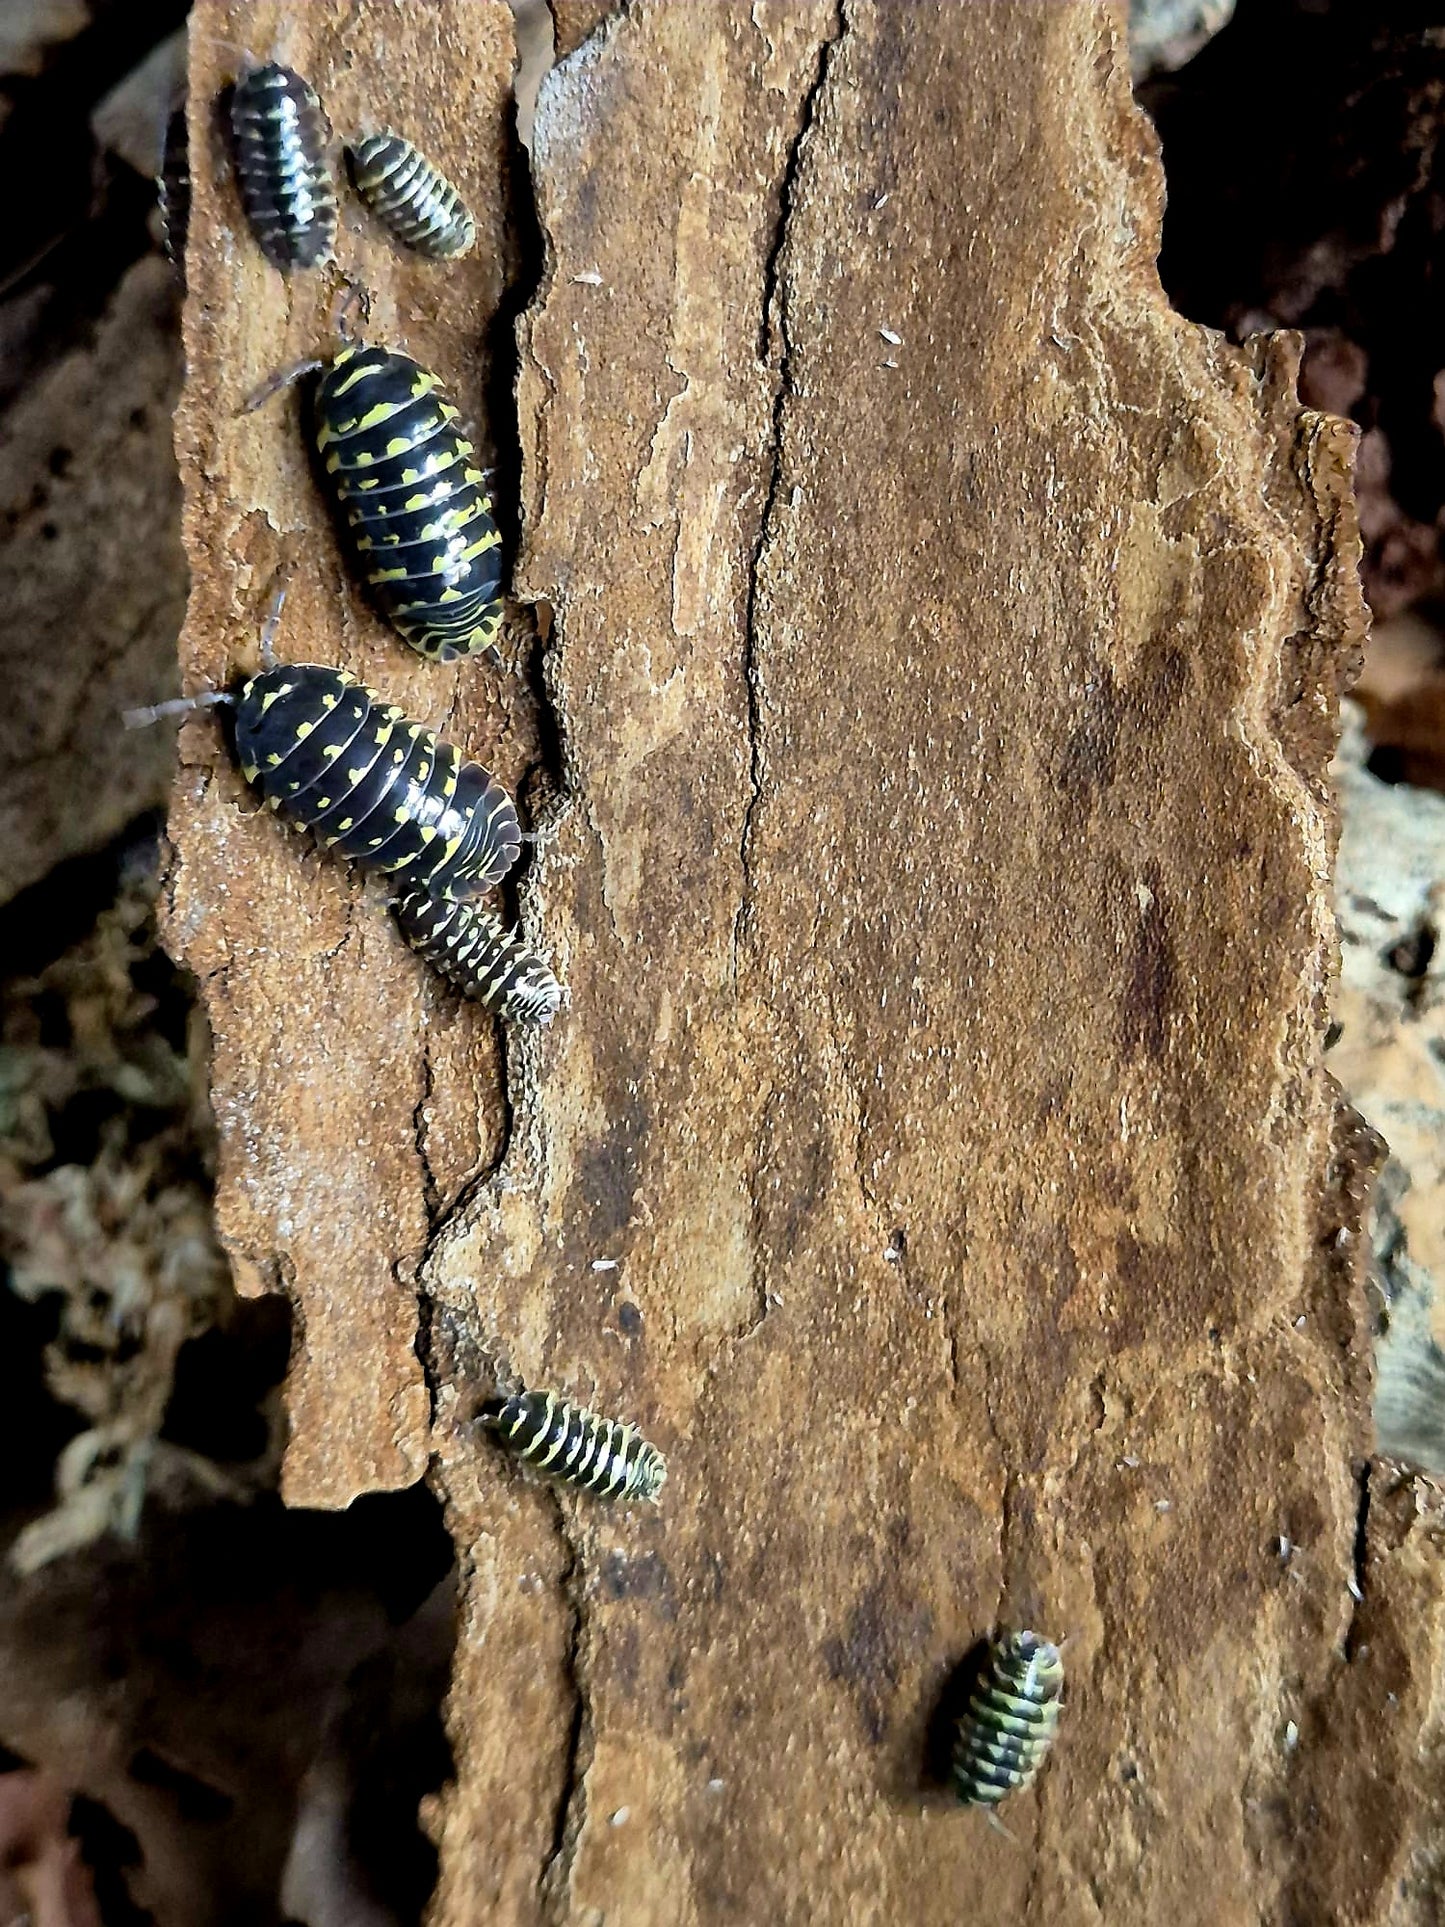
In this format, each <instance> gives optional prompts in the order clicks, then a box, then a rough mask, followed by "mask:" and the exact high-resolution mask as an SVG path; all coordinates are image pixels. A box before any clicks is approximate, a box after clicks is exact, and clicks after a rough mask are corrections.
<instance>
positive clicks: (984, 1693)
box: [952, 1632, 1064, 1807]
mask: <svg viewBox="0 0 1445 1927" xmlns="http://www.w3.org/2000/svg"><path fill="white" fill-rule="evenodd" d="M1063 1690H1064V1662H1063V1657H1062V1655H1061V1654H1060V1652H1059V1649H1058V1647H1057V1646H1055V1645H1053V1644H1052V1643H1051V1642H1050V1641H1049V1640H1047V1639H1044V1638H1042V1637H1041V1636H1040V1635H1039V1634H1038V1633H1028V1632H1022V1633H1013V1632H1011V1633H1004V1634H1002V1635H1001V1636H1000V1637H999V1638H998V1639H996V1640H994V1641H993V1642H992V1643H991V1644H990V1646H989V1649H988V1653H987V1656H986V1658H985V1659H984V1662H983V1666H982V1668H981V1669H980V1671H979V1675H978V1678H977V1680H976V1681H975V1682H974V1686H973V1690H972V1692H971V1693H970V1695H969V1699H968V1704H967V1706H966V1708H965V1709H964V1712H963V1715H962V1717H961V1718H960V1720H959V1722H958V1729H957V1733H956V1735H955V1739H954V1749H953V1769H952V1778H953V1786H954V1790H955V1792H956V1793H957V1794H958V1797H959V1799H960V1800H963V1801H965V1802H966V1803H967V1804H968V1805H970V1806H986V1807H993V1806H997V1805H998V1803H999V1801H1000V1800H1003V1799H1005V1798H1006V1797H1007V1796H1008V1795H1009V1794H1010V1793H1017V1792H1018V1791H1019V1790H1020V1789H1021V1788H1023V1787H1026V1786H1028V1785H1029V1783H1030V1782H1031V1781H1032V1780H1033V1777H1034V1775H1035V1774H1036V1773H1037V1772H1038V1770H1039V1768H1040V1767H1041V1766H1042V1765H1043V1762H1044V1756H1045V1755H1046V1754H1047V1752H1048V1750H1049V1748H1050V1747H1051V1746H1052V1745H1053V1740H1054V1733H1055V1731H1056V1730H1057V1728H1058V1724H1059V1710H1060V1695H1061V1694H1062V1692H1063Z"/></svg>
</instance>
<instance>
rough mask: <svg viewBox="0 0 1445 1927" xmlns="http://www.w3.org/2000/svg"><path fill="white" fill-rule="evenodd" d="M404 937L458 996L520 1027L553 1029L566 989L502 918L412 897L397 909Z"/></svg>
mask: <svg viewBox="0 0 1445 1927" xmlns="http://www.w3.org/2000/svg"><path fill="white" fill-rule="evenodd" d="M393 908H394V910H395V913H396V920H397V923H398V924H399V925H400V926H401V932H402V935H403V936H404V937H405V938H406V940H407V942H408V943H409V944H410V945H411V947H412V949H413V950H415V951H416V952H417V953H418V954H419V955H421V956H423V957H425V958H426V959H427V961H428V963H430V964H433V965H434V966H435V967H436V968H437V969H438V970H439V971H440V972H441V973H442V975H443V976H444V977H446V978H449V979H450V981H451V982H452V983H454V984H455V985H456V987H457V989H458V990H460V991H462V992H463V993H464V994H465V995H466V996H468V997H475V998H476V999H477V1001H478V1002H479V1003H481V1004H485V1006H486V1007H487V1009H488V1010H493V1011H495V1012H496V1014H497V1015H498V1016H499V1017H504V1018H506V1019H507V1020H508V1021H509V1022H511V1023H516V1024H550V1023H551V1021H552V1019H553V1018H554V1017H555V1016H556V1014H557V1011H558V1009H559V1008H560V1006H561V1002H562V986H561V985H560V984H559V983H558V981H557V979H556V978H555V977H554V976H553V975H552V972H551V971H550V970H549V969H548V967H547V965H546V963H545V962H544V961H543V959H542V958H541V957H539V956H538V955H537V953H536V952H535V951H534V950H532V949H530V948H529V947H528V946H527V945H526V944H525V943H523V942H522V940H521V938H520V937H519V936H518V935H517V934H516V933H515V932H512V931H509V930H508V929H507V928H506V926H505V925H504V924H503V923H502V920H501V918H500V917H496V916H493V914H492V913H491V911H490V910H483V909H481V908H480V907H479V906H478V905H477V904H473V903H441V902H438V901H437V899H436V898H435V897H433V896H430V895H428V894H427V893H426V892H425V891H413V892H412V893H411V894H410V895H408V896H404V897H402V898H401V899H400V900H399V901H398V902H397V903H396V904H395V905H394V906H393Z"/></svg>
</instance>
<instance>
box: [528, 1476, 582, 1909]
mask: <svg viewBox="0 0 1445 1927" xmlns="http://www.w3.org/2000/svg"><path fill="white" fill-rule="evenodd" d="M550 1496H551V1499H552V1504H553V1508H554V1511H555V1516H556V1523H557V1531H558V1534H559V1536H560V1537H561V1540H562V1543H563V1545H564V1546H565V1547H566V1548H567V1551H568V1554H569V1558H568V1562H567V1567H566V1570H565V1571H564V1572H563V1574H562V1578H561V1582H560V1583H561V1587H562V1592H563V1596H564V1597H565V1599H566V1601H567V1605H568V1609H569V1612H570V1625H569V1627H568V1633H567V1651H566V1653H565V1655H564V1656H563V1661H562V1672H563V1677H564V1679H565V1681H566V1683H567V1686H568V1688H569V1689H570V1691H571V1695H572V1719H571V1724H570V1726H569V1728H568V1734H567V1755H566V1761H565V1766H564V1770H563V1774H562V1787H561V1791H560V1792H559V1794H558V1796H557V1805H556V1808H555V1810H554V1815H553V1821H552V1843H551V1846H550V1847H549V1848H548V1851H547V1857H546V1859H545V1860H544V1861H543V1863H542V1871H541V1873H540V1875H539V1876H538V1880H537V1892H538V1895H539V1897H540V1899H541V1901H542V1904H543V1906H544V1908H545V1910H546V1913H547V1915H548V1917H549V1918H550V1919H552V1920H555V1921H557V1922H562V1921H564V1920H565V1919H566V1917H567V1914H568V1911H569V1908H568V1895H569V1893H570V1891H571V1885H572V1868H573V1864H574V1862H575V1860H576V1857H577V1842H578V1840H579V1839H580V1838H581V1834H582V1828H583V1825H584V1824H585V1822H586V1819H587V1771H588V1768H589V1767H590V1766H591V1764H592V1750H593V1748H592V1709H591V1706H590V1704H589V1702H588V1698H587V1692H586V1689H585V1686H584V1684H583V1679H582V1657H581V1656H582V1639H583V1634H584V1632H585V1631H586V1624H587V1614H586V1611H585V1608H584V1606H583V1603H582V1554H581V1552H580V1551H579V1550H578V1547H577V1545H576V1542H575V1541H574V1540H573V1538H572V1536H571V1534H570V1533H569V1532H568V1530H567V1518H566V1514H565V1512H564V1510H563V1507H562V1502H561V1500H560V1499H559V1498H558V1497H557V1495H556V1494H555V1493H553V1494H551V1495H550Z"/></svg>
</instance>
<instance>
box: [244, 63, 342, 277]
mask: <svg viewBox="0 0 1445 1927" xmlns="http://www.w3.org/2000/svg"><path fill="white" fill-rule="evenodd" d="M230 118H231V145H232V151H233V153H234V156H235V165H236V185H237V187H238V189H239V190H240V195H241V205H242V207H243V208H244V209H245V210H246V219H247V220H248V221H249V222H250V224H251V232H252V233H253V234H254V235H255V237H256V242H257V245H258V246H259V248H260V249H261V252H262V253H263V254H264V255H265V257H266V259H267V260H268V261H269V262H270V263H271V264H272V266H273V267H277V268H279V269H280V270H281V272H282V273H283V274H284V273H286V272H288V271H289V270H290V269H291V268H315V267H321V266H323V265H324V264H325V263H326V262H328V261H330V260H332V259H333V257H334V249H335V244H336V187H335V184H334V182H333V179H332V173H331V161H330V158H329V156H328V153H327V147H328V144H329V142H330V139H331V124H330V122H329V121H328V120H327V118H326V115H325V113H324V112H323V110H322V106H321V102H320V101H319V100H318V99H317V97H316V90H315V88H313V87H312V85H311V83H310V81H309V80H305V79H303V78H302V76H301V75H300V74H298V73H295V72H293V71H292V69H291V68H290V67H281V66H278V65H277V64H276V62H275V61H269V62H268V63H267V64H266V65H265V66H264V67H253V68H252V69H251V71H250V72H249V73H246V74H243V75H242V76H241V78H240V79H239V80H238V81H237V82H236V84H235V86H234V87H233V88H232V89H231V101H230Z"/></svg>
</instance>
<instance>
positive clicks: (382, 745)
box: [235, 663, 521, 900]
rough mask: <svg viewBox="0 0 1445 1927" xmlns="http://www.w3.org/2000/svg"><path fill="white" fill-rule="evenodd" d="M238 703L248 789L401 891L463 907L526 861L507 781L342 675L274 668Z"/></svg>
mask: <svg viewBox="0 0 1445 1927" xmlns="http://www.w3.org/2000/svg"><path fill="white" fill-rule="evenodd" d="M235 701H236V754H237V757H238V759H239V761H240V764H241V771H242V774H243V775H244V776H245V778H246V780H247V782H249V783H254V784H255V785H256V787H257V788H258V789H259V790H260V791H261V793H262V795H263V796H264V797H265V798H266V800H267V802H268V803H269V804H270V805H271V807H272V808H273V809H275V810H277V811H279V812H280V814H281V815H282V816H284V817H286V818H287V819H288V821H290V822H292V823H294V824H296V825H297V826H298V827H299V828H302V829H306V830H309V831H310V832H311V833H312V835H313V836H315V838H316V839H317V841H318V842H319V843H320V844H321V845H322V846H323V847H324V848H326V849H329V850H334V851H335V852H336V854H337V855H338V856H342V857H345V858H346V860H347V861H348V862H351V863H355V864H356V865H357V866H358V867H359V868H360V869H363V870H375V871H379V872H380V873H381V874H382V875H383V876H385V877H387V878H389V879H390V881H391V884H392V887H393V888H394V889H395V890H396V891H398V892H403V893H404V892H407V891H413V890H419V891H426V892H429V893H430V894H431V895H433V896H436V897H441V898H445V899H449V900H452V899H454V900H465V899H467V898H471V897H476V896H480V895H481V894H482V893H483V891H485V890H489V889H491V888H492V886H493V885H494V884H496V883H498V882H500V880H501V879H502V878H503V877H504V876H505V875H506V874H507V872H508V871H509V870H510V869H511V868H512V866H513V865H514V864H515V863H516V861H517V858H518V856H519V855H520V854H521V831H520V829H519V826H518V823H517V812H516V810H515V809H514V808H513V806H512V799H511V798H510V797H509V796H508V795H507V792H506V791H505V790H504V789H503V788H502V786H501V784H500V783H498V782H497V781H496V779H495V778H494V777H492V776H491V775H490V774H489V773H488V772H487V771H486V770H484V769H483V768H482V766H481V764H480V763H472V762H468V761H467V760H466V759H465V758H464V757H463V756H462V755H461V753H460V752H459V751H458V750H456V749H454V748H453V746H452V745H451V744H450V743H447V742H443V741H442V739H441V738H440V737H439V736H438V735H437V733H436V731H435V730H433V729H429V728H428V727H427V726H426V724H425V723H417V722H412V721H410V720H409V719H408V718H407V717H406V716H404V715H403V714H402V712H401V710H399V709H395V708H393V707H392V706H391V704H390V703H388V702H386V701H385V700H384V699H383V698H382V697H380V696H378V695H377V694H376V693H375V691H373V690H370V689H368V688H367V687H366V685H365V684H364V683H360V682H358V681H357V680H356V678H355V677H354V676H350V675H348V674H347V672H346V671H345V670H344V669H332V668H329V667H327V666H326V665H324V664H322V663H280V664H276V665H274V666H272V667H270V668H266V669H263V670H261V671H260V673H259V674H257V675H254V676H251V677H249V678H248V679H247V680H246V681H245V682H244V683H243V684H242V685H241V688H240V691H239V694H238V695H237V697H236V699H235Z"/></svg>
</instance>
